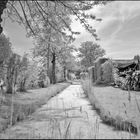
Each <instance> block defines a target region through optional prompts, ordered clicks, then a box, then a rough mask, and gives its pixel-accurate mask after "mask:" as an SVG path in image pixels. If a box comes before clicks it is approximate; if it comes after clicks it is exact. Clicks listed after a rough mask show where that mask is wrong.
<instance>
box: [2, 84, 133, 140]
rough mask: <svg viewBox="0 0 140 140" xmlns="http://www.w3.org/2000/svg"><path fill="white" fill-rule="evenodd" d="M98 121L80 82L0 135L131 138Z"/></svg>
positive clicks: (6, 136) (19, 136)
mask: <svg viewBox="0 0 140 140" xmlns="http://www.w3.org/2000/svg"><path fill="white" fill-rule="evenodd" d="M131 137H132V134H129V133H128V132H123V131H117V130H113V128H112V127H109V126H107V125H105V124H103V123H102V121H101V120H100V117H99V116H98V115H97V113H96V111H95V110H93V108H92V106H91V105H90V103H89V101H88V99H87V98H86V97H85V95H84V94H83V90H82V88H81V85H71V86H69V87H68V88H66V89H65V90H64V91H62V92H61V93H60V94H58V95H57V96H55V97H53V98H52V99H51V100H50V101H49V102H47V103H46V104H45V105H43V106H42V107H41V108H39V109H38V110H36V112H35V113H33V114H32V115H31V116H29V118H28V119H26V120H24V121H22V122H20V123H18V124H16V125H15V126H13V127H11V128H9V129H7V130H6V132H5V133H3V134H0V138H11V139H12V138H15V139H19V138H26V139H28V138H36V139H38V138H44V139H47V138H48V139H49V138H57V139H59V138H60V139H63V138H64V139H66V138H69V139H70V138H73V139H83V138H89V139H97V138H104V139H109V138H112V139H114V138H131Z"/></svg>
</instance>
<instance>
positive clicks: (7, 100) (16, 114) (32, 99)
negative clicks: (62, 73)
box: [0, 83, 70, 132]
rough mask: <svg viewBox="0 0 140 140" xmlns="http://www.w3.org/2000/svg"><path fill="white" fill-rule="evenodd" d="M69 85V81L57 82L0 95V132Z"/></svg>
mask: <svg viewBox="0 0 140 140" xmlns="http://www.w3.org/2000/svg"><path fill="white" fill-rule="evenodd" d="M69 85H70V84H69V83H58V84H55V85H51V86H49V87H48V88H41V89H35V90H29V91H28V92H27V93H17V94H15V95H13V96H12V95H8V94H7V95H5V97H2V96H0V132H2V131H3V130H5V129H6V128H7V127H10V126H12V125H14V124H15V123H16V122H18V121H21V120H23V119H25V118H26V117H27V116H28V115H30V114H31V113H33V112H34V111H35V110H36V109H37V108H39V107H41V106H42V105H43V104H45V103H46V102H47V101H48V100H49V99H50V98H51V97H53V96H55V95H56V94H57V93H59V92H61V91H62V90H63V89H65V88H66V87H68V86H69Z"/></svg>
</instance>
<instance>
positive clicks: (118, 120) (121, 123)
mask: <svg viewBox="0 0 140 140" xmlns="http://www.w3.org/2000/svg"><path fill="white" fill-rule="evenodd" d="M81 84H82V88H83V90H84V93H85V94H86V95H87V96H88V98H89V100H90V102H91V104H92V105H93V107H94V108H95V109H96V111H97V113H98V114H99V116H100V117H101V119H102V121H103V122H104V123H105V124H108V125H111V126H113V127H115V129H117V130H125V131H128V132H130V133H131V132H132V133H135V134H137V133H138V129H137V126H136V125H135V124H133V123H132V122H131V121H130V120H124V119H123V118H122V117H121V116H119V114H118V115H116V116H114V115H112V114H111V112H109V111H108V110H106V109H105V108H104V107H103V106H102V103H100V102H99V101H98V99H97V98H96V96H95V94H94V87H93V86H92V84H91V81H90V80H89V79H85V80H84V81H81ZM126 113H127V112H126Z"/></svg>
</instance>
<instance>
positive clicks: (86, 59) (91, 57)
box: [79, 41, 105, 68]
mask: <svg viewBox="0 0 140 140" xmlns="http://www.w3.org/2000/svg"><path fill="white" fill-rule="evenodd" d="M103 55H105V50H104V49H102V48H101V47H100V45H98V44H96V43H93V42H92V41H86V42H83V43H82V44H81V47H80V48H79V57H80V59H81V64H82V65H83V66H84V67H85V68H88V67H90V66H93V65H94V62H95V60H96V59H97V58H98V57H102V56H103Z"/></svg>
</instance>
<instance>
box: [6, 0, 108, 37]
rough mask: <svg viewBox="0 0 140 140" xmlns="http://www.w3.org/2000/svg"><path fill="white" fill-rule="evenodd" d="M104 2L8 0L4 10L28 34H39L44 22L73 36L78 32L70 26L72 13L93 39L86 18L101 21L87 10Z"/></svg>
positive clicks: (93, 31)
mask: <svg viewBox="0 0 140 140" xmlns="http://www.w3.org/2000/svg"><path fill="white" fill-rule="evenodd" d="M106 3H107V1H72V2H71V1H37V0H35V1H8V4H7V7H8V8H7V11H6V12H7V14H8V16H9V17H10V18H11V19H12V20H13V21H16V22H18V23H19V24H23V25H24V26H25V28H26V30H27V34H28V36H40V34H39V33H41V32H42V30H43V28H42V27H43V26H42V24H44V22H45V23H47V25H46V26H47V27H51V28H52V29H54V30H55V31H57V32H59V33H61V34H63V35H64V34H65V35H66V32H65V31H68V33H69V35H68V34H67V35H68V36H69V37H70V38H74V37H73V36H74V35H77V34H79V32H74V31H73V30H72V29H71V26H70V23H71V19H70V15H74V17H75V19H76V20H79V21H80V23H81V24H82V25H83V26H84V27H85V29H86V30H87V31H89V32H90V33H91V34H92V35H93V36H94V37H95V39H98V37H97V35H96V30H95V29H93V27H92V26H90V25H89V23H88V20H89V19H91V20H95V21H101V19H99V18H97V17H96V16H95V15H93V14H88V11H89V10H90V9H92V8H94V6H96V5H98V4H106ZM19 11H20V12H19ZM86 12H87V13H86ZM38 22H40V25H38ZM58 22H59V23H60V24H58Z"/></svg>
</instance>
